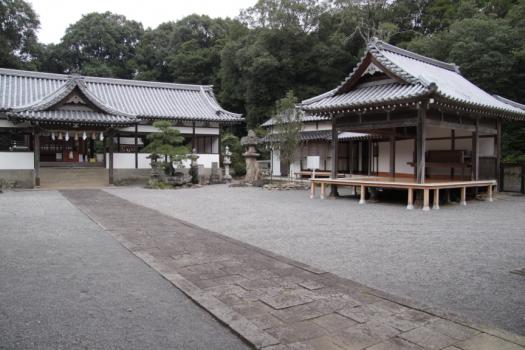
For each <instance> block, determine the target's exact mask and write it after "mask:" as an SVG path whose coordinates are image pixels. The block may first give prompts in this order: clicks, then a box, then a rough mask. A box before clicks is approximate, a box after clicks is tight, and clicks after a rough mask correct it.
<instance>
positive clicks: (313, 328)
mask: <svg viewBox="0 0 525 350" xmlns="http://www.w3.org/2000/svg"><path fill="white" fill-rule="evenodd" d="M266 331H267V332H268V333H269V334H271V335H272V336H274V337H275V338H277V339H279V341H281V343H284V344H290V343H295V342H299V341H304V340H309V339H313V338H318V337H321V336H324V335H327V332H326V330H325V329H324V328H322V327H319V326H318V325H316V324H315V323H313V322H311V321H301V322H296V323H291V324H287V325H285V326H283V327H277V328H270V329H267V330H266Z"/></svg>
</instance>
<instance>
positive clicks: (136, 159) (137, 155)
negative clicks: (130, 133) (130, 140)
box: [134, 124, 139, 169]
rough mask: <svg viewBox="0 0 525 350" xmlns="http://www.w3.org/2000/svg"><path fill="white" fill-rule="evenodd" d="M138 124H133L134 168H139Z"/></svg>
mask: <svg viewBox="0 0 525 350" xmlns="http://www.w3.org/2000/svg"><path fill="white" fill-rule="evenodd" d="M138 134H139V125H138V124H135V140H134V141H135V169H138V168H139V135H138Z"/></svg>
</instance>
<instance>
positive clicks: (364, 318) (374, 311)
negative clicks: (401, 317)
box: [337, 303, 392, 323]
mask: <svg viewBox="0 0 525 350" xmlns="http://www.w3.org/2000/svg"><path fill="white" fill-rule="evenodd" d="M337 312H338V313H340V314H341V315H343V316H345V317H349V318H351V319H352V320H354V321H357V322H359V323H365V322H368V321H371V320H374V319H378V318H386V317H388V316H390V315H392V310H391V308H389V307H385V306H384V305H382V304H378V303H374V304H366V305H362V306H357V307H347V308H344V309H342V310H339V311H337Z"/></svg>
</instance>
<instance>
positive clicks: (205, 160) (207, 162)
mask: <svg viewBox="0 0 525 350" xmlns="http://www.w3.org/2000/svg"><path fill="white" fill-rule="evenodd" d="M197 155H198V156H199V159H197V164H199V165H202V166H203V167H204V168H210V169H211V163H214V162H215V163H219V155H218V154H197ZM182 164H183V165H184V166H185V167H186V168H189V167H190V161H189V160H186V161H184V162H183V163H182Z"/></svg>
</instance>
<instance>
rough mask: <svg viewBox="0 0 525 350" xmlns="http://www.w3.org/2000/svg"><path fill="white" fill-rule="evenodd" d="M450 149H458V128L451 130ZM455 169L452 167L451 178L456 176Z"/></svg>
mask: <svg viewBox="0 0 525 350" xmlns="http://www.w3.org/2000/svg"><path fill="white" fill-rule="evenodd" d="M450 149H451V150H452V151H454V150H456V130H454V129H452V130H450ZM454 171H455V169H454V167H452V168H450V178H451V179H453V178H454V175H455V173H454Z"/></svg>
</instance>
